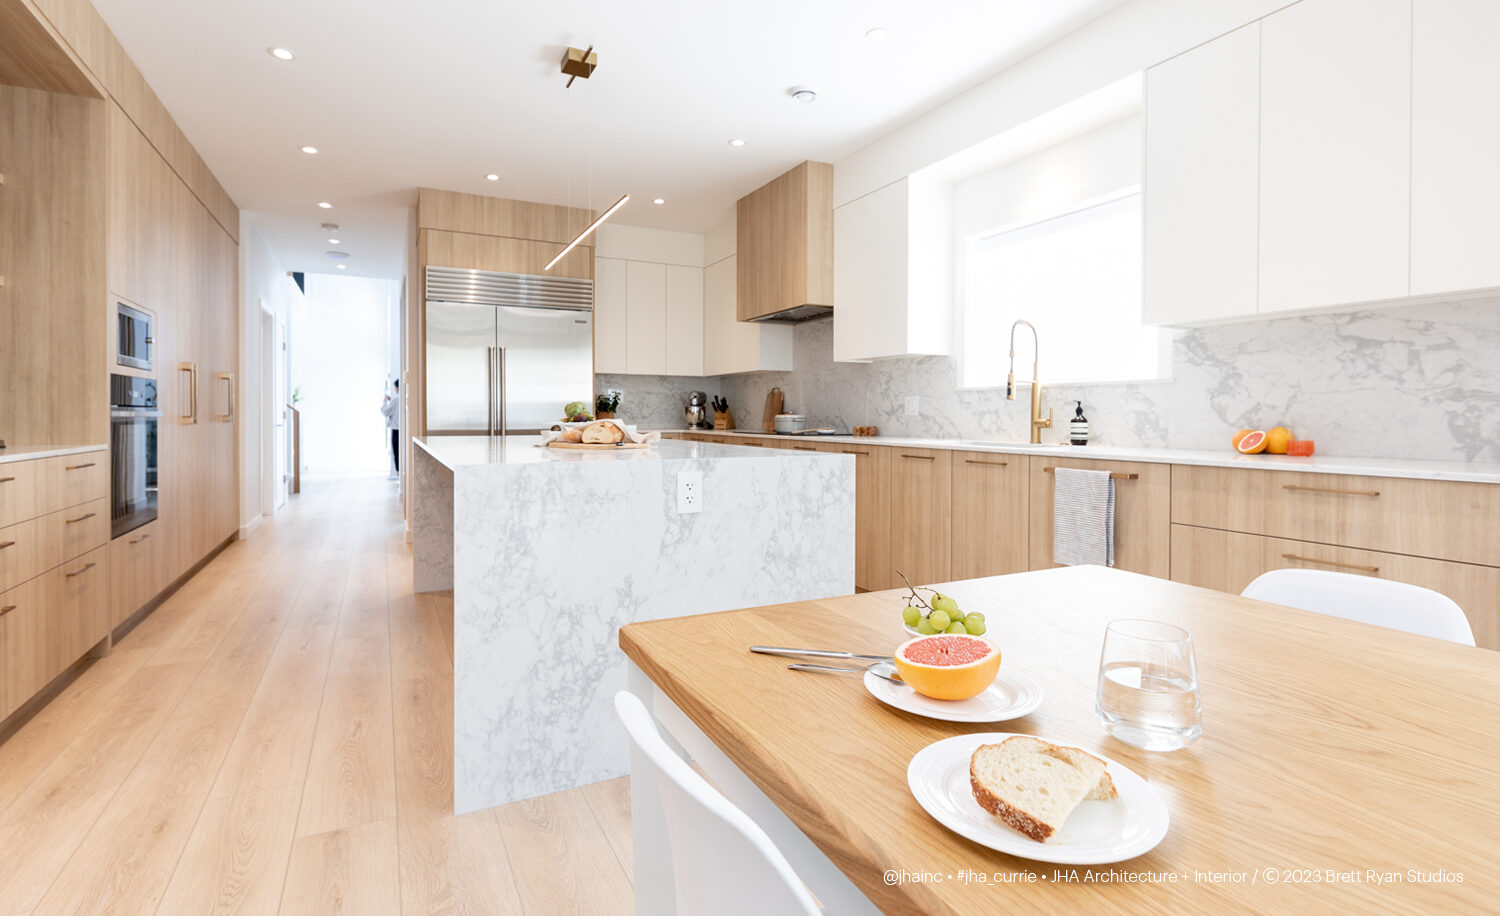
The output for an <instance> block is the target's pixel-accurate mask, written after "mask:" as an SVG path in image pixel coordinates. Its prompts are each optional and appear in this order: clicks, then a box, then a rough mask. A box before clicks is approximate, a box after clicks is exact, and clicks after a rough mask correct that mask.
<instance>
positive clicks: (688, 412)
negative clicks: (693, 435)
mask: <svg viewBox="0 0 1500 916" xmlns="http://www.w3.org/2000/svg"><path fill="white" fill-rule="evenodd" d="M682 413H683V416H684V417H685V418H686V419H687V428H688V429H713V428H714V423H713V418H712V417H710V416H709V415H708V395H706V394H704V393H703V392H701V391H694V392H692V393H691V394H689V395H688V402H687V407H686V408H685V409H684V410H683V412H682Z"/></svg>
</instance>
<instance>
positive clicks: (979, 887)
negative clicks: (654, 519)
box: [620, 567, 1500, 914]
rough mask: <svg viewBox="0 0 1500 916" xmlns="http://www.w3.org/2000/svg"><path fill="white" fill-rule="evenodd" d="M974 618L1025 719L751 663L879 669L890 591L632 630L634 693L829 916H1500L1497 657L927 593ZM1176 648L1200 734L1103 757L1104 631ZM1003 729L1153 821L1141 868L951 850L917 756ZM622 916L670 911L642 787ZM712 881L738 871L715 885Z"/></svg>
mask: <svg viewBox="0 0 1500 916" xmlns="http://www.w3.org/2000/svg"><path fill="white" fill-rule="evenodd" d="M942 590H943V591H944V592H946V593H948V594H951V595H953V596H954V597H955V598H956V599H957V600H958V602H959V605H960V606H961V607H962V608H963V609H964V610H965V611H980V612H983V613H984V614H985V616H986V618H987V621H988V633H987V634H986V635H987V636H988V637H989V638H991V639H993V640H994V641H995V642H996V643H997V644H998V645H999V646H1000V648H1001V652H1002V667H1004V668H1011V669H1013V670H1015V671H1018V672H1023V673H1025V674H1027V675H1030V676H1031V677H1032V678H1034V679H1035V680H1036V681H1038V682H1039V683H1040V684H1041V685H1042V687H1043V690H1044V698H1043V701H1042V704H1041V706H1040V708H1038V709H1037V710H1036V711H1035V712H1033V713H1031V714H1029V715H1026V716H1023V717H1021V718H1019V719H1015V720H1011V721H1005V722H999V723H993V724H979V725H973V724H958V723H952V722H944V721H938V720H934V719H929V718H924V717H920V716H917V715H913V714H909V713H906V712H902V711H899V710H897V709H895V708H892V707H890V706H887V705H885V704H883V703H881V702H880V701H878V700H877V699H876V698H875V697H874V696H872V695H871V694H870V693H869V692H868V691H866V689H865V688H864V686H863V684H862V682H861V680H860V678H858V677H857V676H849V675H837V674H835V675H824V674H815V673H806V672H800V671H794V670H788V668H787V663H788V661H790V660H789V659H786V658H777V657H773V656H767V655H759V654H753V653H751V652H750V651H749V647H750V646H751V645H756V644H761V645H779V646H794V647H811V648H820V649H846V650H849V651H853V652H857V653H866V654H889V653H890V652H892V651H893V650H894V649H895V648H896V646H897V645H899V644H900V643H901V642H902V641H904V640H905V639H906V638H908V636H907V634H906V632H905V630H904V629H903V627H902V624H901V618H900V609H901V607H902V606H903V605H904V604H905V602H904V600H903V598H902V595H903V594H904V590H899V591H886V592H872V593H866V594H861V595H853V596H848V597H839V598H830V599H827V600H821V601H805V602H799V603H795V604H782V605H774V606H770V607H760V608H752V609H747V610H738V611H727V612H722V613H715V614H705V615H701V616H696V617H691V616H689V617H676V618H672V619H664V620H657V621H652V622H644V623H634V624H630V625H628V626H625V627H623V628H622V629H621V630H620V646H621V648H622V649H623V650H624V652H625V654H626V655H627V656H628V657H629V659H630V660H631V662H632V668H631V674H630V689H631V690H632V691H633V692H635V693H637V694H638V695H639V696H641V698H642V699H643V700H644V701H646V704H647V707H648V708H649V709H651V710H652V712H653V715H654V716H655V718H656V720H657V722H658V724H659V726H660V728H661V729H662V731H663V732H664V733H665V734H666V735H667V736H669V737H670V738H671V740H672V742H673V743H675V744H676V745H677V746H678V747H680V748H681V753H682V754H683V756H684V757H685V758H690V759H691V760H692V762H693V763H694V765H695V766H696V767H697V768H698V769H699V770H700V771H701V772H702V773H703V774H704V775H705V776H707V778H708V779H709V780H710V782H712V783H713V784H714V785H715V786H716V787H717V788H718V789H719V790H720V791H721V792H723V793H724V794H725V795H726V796H727V797H729V798H730V800H731V801H734V802H735V803H736V804H737V805H739V806H740V807H741V808H742V809H744V810H745V811H746V813H748V814H749V815H750V816H751V818H752V819H754V820H755V821H756V822H757V823H758V824H760V826H761V827H762V828H764V829H765V830H766V831H767V833H768V834H770V836H771V837H772V839H773V840H774V841H775V842H776V843H777V845H778V847H779V848H780V849H781V850H782V852H783V853H784V854H785V855H786V856H787V858H788V860H789V861H790V862H791V864H792V867H793V868H794V869H795V870H797V872H798V874H799V876H800V877H801V878H802V879H803V880H804V881H805V882H806V883H807V885H808V887H809V888H810V889H811V890H812V892H813V893H814V895H815V896H817V897H819V899H820V900H821V901H822V902H823V903H824V904H825V905H826V906H827V907H828V912H830V913H851V912H877V911H878V912H883V913H921V914H948V913H998V912H1007V913H1011V912H1048V913H1065V912H1101V911H1115V912H1163V913H1167V912H1204V913H1206V912H1223V911H1253V912H1305V911H1336V912H1398V911H1400V912H1494V911H1495V908H1496V907H1497V906H1500V864H1497V863H1500V653H1497V652H1494V651H1490V650H1487V649H1476V648H1472V647H1468V646H1461V645H1457V644H1453V643H1447V642H1443V641H1440V640H1436V639H1432V638H1428V637H1423V636H1415V635H1412V634H1408V633H1404V632H1400V631H1396V630H1390V629H1384V628H1380V627H1375V626H1371V625H1368V624H1363V623H1358V622H1353V621H1348V620H1343V619H1339V618H1334V617H1328V616H1324V615H1320V614H1314V613H1309V612H1306V611H1299V610H1294V609H1290V608H1285V607H1280V606H1277V605H1271V604H1265V603H1262V602H1258V601H1253V600H1250V599H1246V598H1242V597H1239V596H1236V595H1230V594H1224V593H1221V592H1214V591H1208V590H1206V589H1199V588H1194V587H1191V586H1187V585H1181V584H1178V583H1174V582H1170V581H1166V580H1162V579H1156V578H1151V577H1148V576H1141V575H1136V574H1133V573H1127V572H1121V571H1117V570H1112V569H1104V568H1101V567H1075V568H1068V569H1053V570H1045V571H1038V572H1028V573H1020V574H1017V575H1009V576H996V577H992V578H986V579H973V580H968V581H963V582H954V583H949V584H945V585H943V586H942ZM1122 618H1147V619H1151V620H1162V621H1167V622H1170V623H1174V624H1177V625H1178V626H1181V627H1183V628H1185V629H1186V630H1188V631H1189V633H1191V634H1192V638H1193V644H1194V646H1195V652H1196V657H1197V668H1198V678H1199V683H1200V691H1201V697H1202V705H1203V733H1202V737H1201V738H1200V739H1199V740H1198V741H1197V742H1196V743H1194V744H1192V745H1191V746H1189V747H1188V748H1186V749H1183V750H1179V751H1174V752H1152V751H1144V750H1139V749H1137V748H1134V747H1132V746H1130V745H1127V744H1125V743H1123V742H1121V741H1119V740H1116V739H1114V738H1112V737H1110V736H1109V735H1107V734H1106V733H1105V732H1104V730H1103V728H1102V727H1101V726H1100V724H1099V720H1098V717H1097V715H1096V713H1095V709H1094V695H1095V689H1096V683H1097V678H1098V663H1099V652H1100V646H1101V642H1102V640H1103V637H1104V631H1105V626H1106V624H1108V622H1109V621H1111V620H1117V619H1122ZM987 731H999V732H1021V733H1026V734H1033V735H1038V736H1041V737H1044V738H1046V739H1047V740H1049V741H1053V742H1056V743H1062V744H1069V745H1073V746H1077V747H1081V748H1084V749H1086V750H1089V751H1092V752H1094V753H1096V754H1099V755H1101V756H1105V757H1108V758H1110V759H1112V760H1114V761H1117V762H1118V763H1121V764H1123V765H1125V766H1127V767H1129V768H1130V769H1131V770H1133V771H1135V772H1136V773H1137V774H1139V775H1140V776H1141V777H1143V778H1144V779H1145V780H1146V781H1147V782H1148V783H1149V784H1150V786H1151V787H1152V788H1153V789H1154V790H1155V791H1156V792H1157V793H1159V794H1160V796H1161V797H1162V799H1163V800H1164V801H1165V803H1166V806H1167V808H1168V811H1169V815H1170V826H1169V828H1168V830H1167V833H1166V837H1165V838H1164V839H1163V840H1162V842H1161V843H1160V845H1158V846H1157V847H1156V848H1155V849H1153V850H1152V851H1150V852H1148V853H1146V854H1144V855H1141V856H1139V857H1137V858H1135V859H1131V860H1128V861H1125V862H1119V863H1115V864H1112V865H1101V866H1094V867H1083V866H1062V865H1050V864H1045V863H1041V862H1037V861H1032V860H1029V859H1026V858H1018V857H1015V856H1011V855H1006V854H1003V853H1000V852H996V851H993V850H991V849H989V848H987V847H985V846H982V845H979V844H977V843H974V842H971V841H970V840H968V839H965V838H963V837H961V836H959V835H958V834H956V833H953V832H951V831H949V830H948V829H947V828H945V827H943V826H942V825H941V824H939V823H938V822H937V821H936V820H934V819H933V818H932V817H931V816H930V815H929V814H928V813H927V812H926V811H925V810H924V809H923V808H922V807H921V806H920V805H918V803H917V801H916V799H915V798H914V797H913V795H912V792H911V790H910V789H909V788H908V785H907V765H908V763H909V762H910V761H911V759H912V757H913V755H915V754H916V753H917V752H918V751H920V750H921V749H922V748H924V747H926V746H928V745H930V744H932V743H933V742H936V741H939V740H942V739H944V738H948V737H951V736H954V735H960V734H965V733H971V732H987ZM633 782H634V783H639V784H640V785H639V786H638V787H637V788H635V789H633V805H634V812H633V817H634V821H635V823H634V838H635V843H636V845H635V868H636V895H637V896H636V902H637V912H640V913H647V912H649V913H652V914H661V913H671V912H673V907H672V902H671V893H672V891H671V880H672V877H671V857H670V854H669V852H668V849H669V846H668V844H667V842H666V839H665V834H664V825H663V823H662V820H661V817H660V814H659V812H658V811H657V810H656V807H655V806H656V804H657V800H656V798H655V796H654V794H653V792H652V789H651V785H650V781H648V780H633ZM726 867H732V865H731V866H726Z"/></svg>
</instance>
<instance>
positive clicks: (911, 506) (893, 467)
mask: <svg viewBox="0 0 1500 916" xmlns="http://www.w3.org/2000/svg"><path fill="white" fill-rule="evenodd" d="M952 459H953V453H952V452H949V451H943V450H939V449H925V448H901V447H895V446H892V447H891V449H890V452H889V457H888V462H889V465H888V466H889V481H890V482H889V484H888V488H889V492H890V500H891V526H890V555H891V572H890V573H889V574H888V578H886V580H885V587H894V586H896V585H897V584H899V583H900V582H901V578H900V576H898V575H896V573H897V572H898V571H899V572H901V573H905V574H906V577H907V578H908V579H910V580H911V582H912V584H913V585H930V584H932V583H934V582H947V581H948V580H950V579H952V578H953V549H952V544H953V541H952V533H953V523H952V500H953V464H952ZM877 579H878V577H877Z"/></svg>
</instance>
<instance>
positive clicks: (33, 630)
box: [0, 547, 109, 716]
mask: <svg viewBox="0 0 1500 916" xmlns="http://www.w3.org/2000/svg"><path fill="white" fill-rule="evenodd" d="M106 553H107V550H106V548H103V547H100V548H97V549H95V550H93V551H91V552H89V553H86V554H84V555H83V556H81V557H78V558H76V559H74V560H71V561H69V562H67V563H65V564H63V565H62V566H59V567H57V568H56V569H53V570H52V571H51V572H48V573H46V574H45V575H42V576H38V577H37V578H34V579H31V580H30V581H28V582H26V583H24V584H22V585H20V586H18V587H16V588H13V589H10V590H9V591H6V592H4V593H0V651H3V652H4V659H3V662H4V663H3V665H0V716H4V715H9V714H10V713H12V712H14V711H15V710H16V709H17V708H19V707H20V706H21V705H22V704H23V703H25V702H26V701H27V700H29V699H31V697H32V696H34V695H35V694H36V693H37V691H39V690H41V689H42V688H43V687H45V686H47V684H48V683H50V682H51V681H52V679H53V678H55V677H57V675H59V674H61V673H62V672H63V671H65V670H67V668H68V667H69V666H70V665H72V664H73V662H75V661H77V660H78V658H79V657H80V656H82V655H83V654H84V653H85V652H87V651H88V650H89V649H90V648H91V647H93V646H94V645H95V644H97V643H99V642H100V641H101V640H103V639H104V638H105V637H106V636H107V635H108V634H109V590H108V569H107V566H108V563H107V560H106Z"/></svg>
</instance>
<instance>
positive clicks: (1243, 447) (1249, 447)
mask: <svg viewBox="0 0 1500 916" xmlns="http://www.w3.org/2000/svg"><path fill="white" fill-rule="evenodd" d="M1234 448H1235V451H1237V452H1239V453H1240V454H1241V455H1259V454H1260V453H1261V452H1263V451H1265V450H1266V434H1265V432H1264V431H1262V430H1259V429H1257V430H1255V431H1254V432H1251V433H1249V434H1247V435H1246V436H1245V437H1244V438H1243V439H1241V440H1240V441H1239V442H1238V443H1237V444H1236V445H1235V447H1234Z"/></svg>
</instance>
